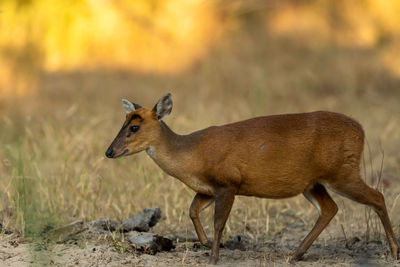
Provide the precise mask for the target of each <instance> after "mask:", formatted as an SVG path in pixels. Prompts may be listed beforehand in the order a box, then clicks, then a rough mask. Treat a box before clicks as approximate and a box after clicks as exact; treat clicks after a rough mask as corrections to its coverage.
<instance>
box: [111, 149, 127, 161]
mask: <svg viewBox="0 0 400 267" xmlns="http://www.w3.org/2000/svg"><path fill="white" fill-rule="evenodd" d="M128 153H129V150H128V149H125V150H124V152H122V153H121V154H119V155H116V156H114V158H115V159H116V158H120V157H123V156H126V155H127V154H128Z"/></svg>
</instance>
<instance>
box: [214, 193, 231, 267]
mask: <svg viewBox="0 0 400 267" xmlns="http://www.w3.org/2000/svg"><path fill="white" fill-rule="evenodd" d="M235 191H236V190H234V189H232V188H221V189H219V190H217V192H216V195H215V214H214V241H213V243H212V249H211V257H210V264H216V263H217V261H218V257H219V244H220V243H219V242H220V240H221V235H222V231H223V230H224V227H225V223H226V220H227V219H228V216H229V213H230V212H231V208H232V205H233V201H234V200H235Z"/></svg>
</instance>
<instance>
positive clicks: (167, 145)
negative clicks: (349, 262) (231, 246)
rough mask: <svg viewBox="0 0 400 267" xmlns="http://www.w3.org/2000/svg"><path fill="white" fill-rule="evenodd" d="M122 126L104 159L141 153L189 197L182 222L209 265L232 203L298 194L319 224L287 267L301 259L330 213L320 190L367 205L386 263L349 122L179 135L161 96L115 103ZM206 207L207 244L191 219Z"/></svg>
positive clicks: (259, 120)
mask: <svg viewBox="0 0 400 267" xmlns="http://www.w3.org/2000/svg"><path fill="white" fill-rule="evenodd" d="M122 106H123V108H124V109H125V112H126V120H125V122H124V124H123V125H122V128H121V130H120V131H119V133H118V134H117V136H116V138H115V139H114V141H113V142H112V143H111V145H110V146H109V147H108V149H107V151H106V153H105V155H106V157H108V158H114V159H115V158H119V157H122V156H129V155H132V154H135V153H139V152H141V151H146V153H147V154H148V155H149V156H150V158H151V159H153V161H154V162H155V163H156V164H157V165H158V166H159V167H160V168H161V169H162V170H163V171H164V172H166V173H167V174H168V175H170V176H173V177H175V178H177V179H179V180H180V181H181V182H183V183H184V184H185V185H187V186H188V187H190V188H191V189H192V190H194V191H195V192H196V195H195V197H194V199H193V201H192V203H191V205H190V209H189V216H190V218H191V220H192V222H193V225H194V228H195V231H196V234H197V236H198V238H199V241H200V243H201V244H202V245H204V246H206V247H208V248H210V249H211V254H210V259H209V263H210V264H216V263H217V261H218V258H219V248H220V241H221V236H222V232H223V229H224V227H225V224H226V221H227V219H228V216H229V213H230V211H231V208H232V205H233V203H234V200H235V196H237V195H240V196H255V197H259V198H270V199H284V198H290V197H294V196H297V195H299V194H303V195H304V197H305V198H306V199H307V200H309V201H310V202H311V204H313V205H314V206H315V208H316V209H317V211H318V214H319V217H318V219H317V221H316V223H315V225H314V227H313V228H312V230H311V231H310V233H309V234H308V235H307V236H306V237H305V238H304V240H303V241H302V242H301V244H300V246H299V247H298V248H297V250H296V251H295V252H294V253H292V254H291V255H290V256H289V259H290V262H292V263H293V262H296V261H298V260H301V259H302V257H303V255H304V254H305V253H306V251H307V250H308V248H309V247H310V246H311V244H312V243H313V242H314V240H315V239H316V238H317V237H318V236H319V235H320V233H321V232H322V231H323V230H324V229H325V228H326V227H327V225H328V224H329V222H330V221H331V220H332V218H333V217H334V216H335V214H336V213H337V211H338V207H337V205H336V203H335V202H334V201H333V199H332V198H331V196H330V195H329V193H328V191H327V188H328V189H329V190H331V191H333V192H335V193H338V194H340V195H342V196H344V197H347V198H349V199H351V200H354V201H356V202H359V203H362V204H365V205H368V206H370V207H372V209H373V210H374V211H375V212H376V213H377V215H378V217H379V218H380V220H381V222H382V224H383V227H384V230H385V233H386V237H387V240H388V244H389V247H390V251H391V256H392V258H393V259H394V260H396V259H398V256H399V246H398V243H397V241H396V238H395V235H394V232H393V229H392V225H391V222H390V219H389V215H388V212H387V209H386V204H385V200H384V197H383V195H382V193H380V192H379V191H377V190H375V189H373V188H372V187H370V186H368V185H367V184H366V183H365V182H364V180H363V179H362V177H361V174H360V159H361V155H362V152H363V149H364V131H363V128H362V126H361V125H360V124H359V123H358V122H357V121H355V120H354V119H352V118H350V117H348V116H346V115H343V114H340V113H334V112H329V111H315V112H309V113H298V114H281V115H271V116H264V117H256V118H251V119H248V120H244V121H239V122H234V123H230V124H226V125H222V126H211V127H208V128H205V129H203V130H199V131H195V132H193V133H190V134H187V135H179V134H176V133H175V132H174V131H172V130H171V129H170V128H169V127H168V126H167V124H166V123H165V122H164V121H163V119H164V118H165V117H166V116H167V115H169V114H170V113H171V110H172V97H171V94H170V93H168V94H166V95H165V96H163V97H162V98H161V99H160V100H159V101H158V102H157V103H156V104H155V106H154V108H153V109H147V108H144V107H142V106H140V105H138V104H135V103H133V102H130V101H128V100H126V99H122ZM212 203H215V207H214V239H213V241H210V240H208V238H207V236H206V234H205V231H204V229H203V226H202V224H201V221H200V217H199V214H200V212H201V211H203V210H204V209H206V208H207V207H208V206H210V205H211V204H212Z"/></svg>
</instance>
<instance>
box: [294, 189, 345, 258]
mask: <svg viewBox="0 0 400 267" xmlns="http://www.w3.org/2000/svg"><path fill="white" fill-rule="evenodd" d="M303 195H304V196H305V197H306V198H307V199H308V200H309V201H310V202H311V203H312V204H313V205H314V206H315V207H316V208H317V209H318V212H319V217H318V220H317V222H316V223H315V225H314V227H313V229H312V230H311V232H310V233H309V234H308V235H307V236H306V237H305V238H304V240H303V242H301V244H300V246H299V248H298V249H297V250H296V251H295V252H294V254H293V255H292V257H291V261H292V262H293V261H297V260H299V259H301V258H302V256H303V255H304V253H306V251H307V249H308V248H309V247H310V246H311V244H312V243H313V242H314V240H315V239H316V238H317V237H318V236H319V234H320V233H321V232H322V230H324V229H325V227H326V226H327V225H328V224H329V222H330V221H331V220H332V218H333V217H334V216H335V214H336V212H337V210H338V208H337V206H336V203H335V202H334V201H333V200H332V198H331V197H330V196H329V194H328V192H327V191H326V189H325V187H324V186H322V185H321V184H315V185H314V187H313V188H312V189H311V190H309V191H306V192H304V193H303Z"/></svg>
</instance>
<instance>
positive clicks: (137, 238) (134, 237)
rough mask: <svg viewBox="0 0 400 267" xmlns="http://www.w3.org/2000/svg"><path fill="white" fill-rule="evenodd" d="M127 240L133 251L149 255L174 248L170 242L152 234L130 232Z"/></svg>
mask: <svg viewBox="0 0 400 267" xmlns="http://www.w3.org/2000/svg"><path fill="white" fill-rule="evenodd" d="M128 239H129V241H130V242H131V243H132V245H133V246H134V248H135V249H137V250H138V251H143V252H144V253H148V254H151V255H154V254H156V253H157V252H160V251H170V250H171V249H173V248H175V246H174V245H173V243H172V240H170V239H168V238H165V237H163V236H159V235H157V234H153V233H141V232H137V231H132V232H129V233H128Z"/></svg>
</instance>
